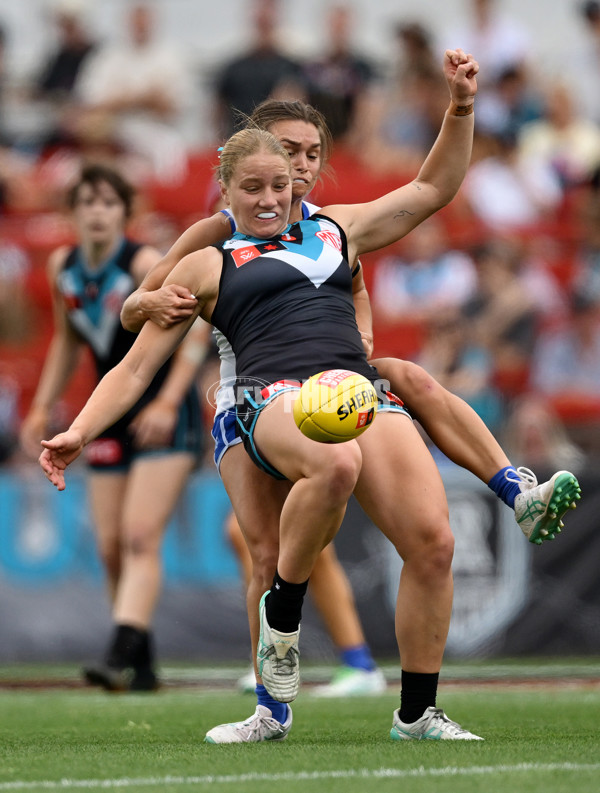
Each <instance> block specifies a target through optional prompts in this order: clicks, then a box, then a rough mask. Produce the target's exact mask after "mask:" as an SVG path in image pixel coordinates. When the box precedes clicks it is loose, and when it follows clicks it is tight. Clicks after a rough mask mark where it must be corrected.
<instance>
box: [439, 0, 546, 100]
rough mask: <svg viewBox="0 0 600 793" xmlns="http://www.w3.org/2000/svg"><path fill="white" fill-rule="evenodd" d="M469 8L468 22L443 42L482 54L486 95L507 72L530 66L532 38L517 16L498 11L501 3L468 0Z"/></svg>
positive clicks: (454, 30)
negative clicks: (514, 67)
mask: <svg viewBox="0 0 600 793" xmlns="http://www.w3.org/2000/svg"><path fill="white" fill-rule="evenodd" d="M468 5H469V7H470V8H469V11H468V13H467V18H466V19H464V20H463V21H462V22H459V23H458V24H457V25H456V26H455V27H454V29H450V30H448V31H446V33H447V35H445V36H444V38H445V39H446V40H447V42H452V41H460V42H461V47H462V48H463V49H464V50H465V52H476V53H477V54H478V57H479V54H481V58H480V66H481V71H482V73H483V72H485V75H486V76H485V77H484V78H483V80H482V81H481V85H480V91H481V93H482V94H485V93H486V92H487V90H488V88H489V86H490V85H493V84H494V83H495V82H496V81H497V80H498V78H499V77H500V75H501V74H502V72H504V71H505V70H506V69H507V68H509V67H513V66H520V65H523V64H527V62H528V59H529V56H530V53H531V51H532V47H531V44H532V35H531V32H530V31H529V30H528V29H527V28H526V27H525V26H524V25H523V23H522V22H521V21H520V20H519V18H518V17H517V16H516V15H510V14H508V13H505V12H504V11H503V10H502V9H500V8H499V6H500V5H501V3H500V2H499V0H469V2H468ZM443 43H444V42H443Z"/></svg>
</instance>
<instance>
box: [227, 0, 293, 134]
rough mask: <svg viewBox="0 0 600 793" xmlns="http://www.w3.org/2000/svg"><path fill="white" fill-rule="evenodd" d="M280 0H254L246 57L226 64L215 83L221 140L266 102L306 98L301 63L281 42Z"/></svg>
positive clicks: (240, 57) (242, 56)
mask: <svg viewBox="0 0 600 793" xmlns="http://www.w3.org/2000/svg"><path fill="white" fill-rule="evenodd" d="M280 10H281V3H280V2H279V0H252V3H251V12H250V13H251V26H252V31H251V41H250V46H249V48H248V50H247V52H245V53H244V54H243V55H240V56H236V57H235V58H233V59H231V60H229V61H227V62H226V63H225V65H224V66H223V67H222V69H221V72H220V74H219V75H218V77H217V79H216V81H215V86H214V90H215V98H216V108H215V111H216V119H215V126H216V132H217V136H218V138H219V139H224V138H227V137H229V135H231V134H232V132H234V130H235V129H236V128H237V127H239V125H240V123H241V125H242V126H243V125H244V124H245V119H244V116H250V115H251V113H252V111H253V110H254V108H255V107H256V105H258V104H260V102H262V101H263V100H264V99H268V98H272V99H304V98H305V97H306V87H305V78H304V75H303V72H302V66H301V64H300V63H299V62H298V61H296V60H295V59H294V58H292V57H290V56H289V55H287V54H286V53H285V52H284V50H283V49H282V47H281V46H280V44H279V42H278V36H277V31H278V22H279V13H280Z"/></svg>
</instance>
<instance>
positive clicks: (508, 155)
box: [461, 131, 563, 232]
mask: <svg viewBox="0 0 600 793" xmlns="http://www.w3.org/2000/svg"><path fill="white" fill-rule="evenodd" d="M461 195H462V198H463V201H464V203H465V205H466V206H467V207H468V210H469V212H470V213H471V215H472V218H473V220H474V222H478V223H480V224H481V225H482V226H483V227H484V228H485V229H487V230H488V231H489V230H492V231H503V232H504V231H517V230H524V229H528V228H531V227H532V226H534V225H535V224H536V223H539V222H540V221H542V220H545V219H546V218H548V217H550V216H551V215H552V212H554V211H555V210H556V209H557V208H558V207H559V205H560V203H561V201H562V199H563V190H562V185H561V183H560V180H559V177H558V174H557V173H556V171H555V170H554V169H553V168H552V166H551V165H550V163H549V162H547V161H546V160H544V159H543V158H542V157H539V156H537V155H536V154H535V152H532V153H530V154H529V155H528V156H524V155H521V153H520V151H519V146H518V141H517V138H516V136H515V135H514V134H512V133H506V134H502V135H500V134H495V135H490V134H489V133H485V132H477V131H476V132H475V140H474V146H473V158H472V162H471V167H470V168H469V171H468V173H467V176H466V178H465V181H464V182H463V186H462V190H461Z"/></svg>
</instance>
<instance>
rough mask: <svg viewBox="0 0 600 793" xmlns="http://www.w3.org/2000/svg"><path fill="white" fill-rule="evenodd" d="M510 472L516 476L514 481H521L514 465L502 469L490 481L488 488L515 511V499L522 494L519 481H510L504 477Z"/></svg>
mask: <svg viewBox="0 0 600 793" xmlns="http://www.w3.org/2000/svg"><path fill="white" fill-rule="evenodd" d="M508 472H510V473H512V474H514V477H513V478H514V479H517V480H519V474H518V473H517V470H516V468H514V467H513V466H512V465H507V466H506V468H501V469H500V471H498V473H497V474H495V475H494V476H493V477H492V478H491V479H490V481H489V482H488V487H489V488H491V489H492V490H493V491H494V493H495V494H496V495H497V496H498V498H500V499H502V501H504V503H505V504H507V505H508V506H509V507H511V509H514V506H515V498H516V497H517V496H518V495H519V493H520V492H521V488H520V487H519V483H518V481H517V482H509V481H508V479H507V478H506V477H505V475H504V474H506V473H508Z"/></svg>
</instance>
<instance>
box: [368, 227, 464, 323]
mask: <svg viewBox="0 0 600 793" xmlns="http://www.w3.org/2000/svg"><path fill="white" fill-rule="evenodd" d="M403 242H404V244H403V245H402V247H400V246H396V248H395V250H394V249H392V250H391V251H390V252H389V253H384V255H383V256H382V258H381V259H380V260H379V261H378V262H377V265H376V268H375V275H374V282H373V304H374V313H375V316H376V317H377V319H379V320H385V321H387V322H394V321H399V320H401V321H403V322H407V321H408V322H417V323H421V322H429V321H430V320H431V319H433V318H434V317H435V316H436V315H437V314H438V313H439V311H440V310H443V309H447V308H454V307H457V306H461V305H463V304H464V303H465V302H466V301H467V300H468V299H469V298H471V297H472V296H473V295H474V293H475V290H476V287H477V271H476V269H475V265H474V263H473V261H472V259H471V258H470V257H469V256H468V254H466V253H464V252H462V251H458V250H453V249H452V248H451V247H450V243H449V240H448V234H447V231H446V228H445V226H444V223H443V221H442V220H440V219H439V218H438V217H430V218H428V219H427V220H426V221H425V222H424V223H422V224H421V225H420V226H417V228H415V229H414V230H413V231H412V232H411V233H410V234H409V235H408V236H407V237H406V239H405V240H404V241H403Z"/></svg>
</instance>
